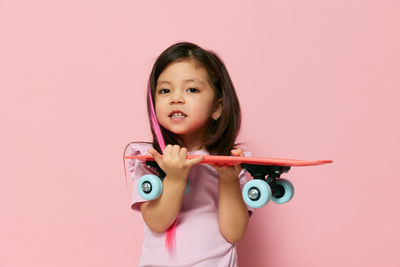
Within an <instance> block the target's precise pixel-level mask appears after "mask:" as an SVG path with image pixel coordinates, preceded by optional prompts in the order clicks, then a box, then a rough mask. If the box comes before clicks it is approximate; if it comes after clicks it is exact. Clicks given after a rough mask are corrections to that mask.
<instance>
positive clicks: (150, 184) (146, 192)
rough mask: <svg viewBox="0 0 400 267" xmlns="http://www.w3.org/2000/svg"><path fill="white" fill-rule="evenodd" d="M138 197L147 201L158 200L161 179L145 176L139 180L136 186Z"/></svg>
mask: <svg viewBox="0 0 400 267" xmlns="http://www.w3.org/2000/svg"><path fill="white" fill-rule="evenodd" d="M137 190H138V192H139V195H140V196H141V197H143V198H144V199H147V200H153V199H156V198H158V197H159V196H160V195H161V193H162V190H163V185H162V181H161V179H160V178H159V177H158V176H157V175H154V174H146V175H143V176H142V178H140V180H139V183H138V185H137Z"/></svg>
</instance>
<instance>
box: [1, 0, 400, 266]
mask: <svg viewBox="0 0 400 267" xmlns="http://www.w3.org/2000/svg"><path fill="white" fill-rule="evenodd" d="M399 3H400V2H399V1H397V0H392V1H390V0H383V1H377V0H376V1H361V0H346V1H342V0H326V1H317V0H304V1H295V0H284V1H278V0H273V1H226V0H224V1H183V0H182V1H133V0H130V1H127V0H117V1H105V0H100V1H99V0H96V1H94V0H80V1H77V0H70V1H51V0H37V1H28V0H12V1H11V0H1V1H0V90H1V95H0V101H1V103H0V123H1V124H0V127H1V130H0V137H1V139H0V164H1V166H0V175H1V179H0V190H1V192H0V214H1V215H0V216H1V217H0V266H1V267H23V266H34V267H54V266H57V267H67V266H68V267H69V266H77V267H109V266H120V267H123V266H125V267H128V266H136V265H137V263H138V261H139V256H140V252H141V243H142V240H143V234H142V227H143V222H142V219H141V216H140V214H138V213H135V212H133V211H131V210H130V207H129V201H130V195H131V191H132V188H130V183H129V181H128V186H127V185H126V184H125V177H124V171H123V161H122V153H123V149H124V147H125V145H126V144H127V143H129V142H131V141H139V140H147V141H150V140H151V136H150V128H149V124H148V119H147V112H146V105H145V91H146V84H147V79H148V76H149V73H150V70H151V66H152V64H153V62H154V60H155V59H156V57H157V56H158V55H159V54H160V53H161V52H162V51H163V50H164V49H165V48H167V47H168V46H170V45H171V44H173V43H175V42H178V41H190V42H194V43H197V44H199V45H200V46H202V47H204V48H206V49H211V50H213V51H215V52H216V53H217V54H219V55H220V56H221V57H222V59H223V60H224V62H225V63H226V66H227V68H228V70H229V72H230V74H231V77H232V80H233V82H234V85H235V88H236V90H237V94H238V96H239V99H240V103H241V107H242V110H243V124H242V126H243V127H242V130H241V132H240V136H239V141H241V142H244V146H243V147H244V148H245V149H246V150H249V151H252V152H253V155H255V156H264V157H278V158H296V159H332V160H334V164H331V165H323V166H314V167H298V168H293V169H292V171H291V172H289V173H288V174H286V175H284V177H286V178H289V179H291V181H292V182H293V184H294V186H295V190H296V193H295V196H294V198H293V200H292V201H291V202H290V203H288V204H286V205H277V204H274V203H269V204H268V205H267V206H265V207H263V208H260V209H257V210H256V211H255V214H254V216H253V217H252V218H251V220H250V225H249V228H248V231H247V233H246V236H245V237H244V239H243V240H242V241H241V242H240V243H239V244H238V250H239V263H240V266H242V267H248V266H274V267H292V266H296V267H297V266H299V267H303V266H304V267H306V266H307V267H310V266H316V267H319V266H324V267H333V266H352V267H361V266H362V267H374V266H386V267H398V266H400V258H399V254H398V252H399V243H400V230H399V228H398V226H399V225H400V216H399V203H400V197H399V195H400V194H399V187H400V179H399V174H398V173H399V169H398V168H396V167H397V166H398V161H399V159H400V156H399V152H400V149H399V148H400V142H399V136H400V131H399V125H400V121H399V111H400V109H399V99H400V98H399V97H400V93H399V89H400V78H399V77H400V75H399V74H400V63H399V62H400V49H399V48H400V19H399V18H400V4H399ZM193 230H194V231H195V230H196V229H193Z"/></svg>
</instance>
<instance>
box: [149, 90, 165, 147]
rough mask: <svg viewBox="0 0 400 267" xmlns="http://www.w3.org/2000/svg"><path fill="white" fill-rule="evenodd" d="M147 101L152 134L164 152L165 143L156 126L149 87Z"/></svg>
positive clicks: (158, 127)
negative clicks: (153, 133) (148, 101)
mask: <svg viewBox="0 0 400 267" xmlns="http://www.w3.org/2000/svg"><path fill="white" fill-rule="evenodd" d="M149 100H150V115H151V124H152V126H153V129H154V132H155V134H156V137H157V141H158V144H159V145H160V148H161V151H162V152H164V148H165V142H164V138H163V136H162V133H161V129H160V125H159V124H158V121H157V117H156V112H155V111H154V105H153V98H152V97H151V88H150V85H149Z"/></svg>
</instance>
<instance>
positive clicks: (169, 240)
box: [149, 85, 177, 251]
mask: <svg viewBox="0 0 400 267" xmlns="http://www.w3.org/2000/svg"><path fill="white" fill-rule="evenodd" d="M149 100H150V114H151V124H152V126H153V129H154V132H155V134H156V137H157V141H158V144H159V145H160V148H161V151H162V152H164V148H165V142H164V138H163V136H162V133H161V128H160V125H159V123H158V121H157V117H156V113H155V111H154V105H153V98H152V97H151V88H150V85H149ZM176 224H177V219H176V220H175V222H174V223H173V224H172V225H171V227H169V228H168V230H167V236H166V239H165V246H166V248H167V249H168V250H169V251H171V250H172V249H173V247H175V242H176Z"/></svg>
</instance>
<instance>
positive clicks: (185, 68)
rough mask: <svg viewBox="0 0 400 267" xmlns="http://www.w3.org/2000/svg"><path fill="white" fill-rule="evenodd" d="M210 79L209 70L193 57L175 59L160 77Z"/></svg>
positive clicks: (159, 78)
mask: <svg viewBox="0 0 400 267" xmlns="http://www.w3.org/2000/svg"><path fill="white" fill-rule="evenodd" d="M181 79H184V80H191V79H192V80H200V81H203V82H206V81H207V80H208V74H207V71H206V70H205V68H204V67H203V66H201V65H200V64H199V63H198V62H197V61H195V60H193V59H189V60H181V61H175V62H172V63H171V64H169V65H168V66H167V67H166V68H165V69H164V70H163V71H162V72H161V74H160V76H159V77H158V81H168V82H169V81H171V80H181Z"/></svg>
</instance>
